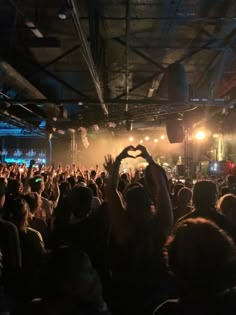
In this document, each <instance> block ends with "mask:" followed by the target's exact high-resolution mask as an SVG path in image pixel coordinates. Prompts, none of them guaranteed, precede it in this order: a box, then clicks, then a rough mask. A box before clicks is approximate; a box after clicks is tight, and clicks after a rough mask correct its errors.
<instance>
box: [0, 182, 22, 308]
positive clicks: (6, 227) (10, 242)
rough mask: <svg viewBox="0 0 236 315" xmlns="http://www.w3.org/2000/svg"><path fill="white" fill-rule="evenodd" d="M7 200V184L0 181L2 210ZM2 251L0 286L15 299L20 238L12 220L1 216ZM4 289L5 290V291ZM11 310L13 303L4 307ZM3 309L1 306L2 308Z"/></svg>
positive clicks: (19, 257) (0, 242)
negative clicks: (6, 219)
mask: <svg viewBox="0 0 236 315" xmlns="http://www.w3.org/2000/svg"><path fill="white" fill-rule="evenodd" d="M4 202H5V185H4V184H3V183H0V211H1V209H2V208H3V206H4ZM0 252H1V263H0V264H1V266H2V272H1V279H0V287H1V290H2V293H3V294H4V295H5V296H6V297H8V299H9V298H10V300H12V299H14V297H16V296H17V295H18V285H17V284H18V281H19V275H20V270H21V250H20V239H19V234H18V231H17V228H16V226H15V225H14V224H12V223H11V222H8V221H5V220H3V219H1V218H0ZM3 290H4V291H3ZM8 307H9V310H11V308H12V306H11V305H5V306H4V308H5V309H7V308H8ZM0 309H1V308H0Z"/></svg>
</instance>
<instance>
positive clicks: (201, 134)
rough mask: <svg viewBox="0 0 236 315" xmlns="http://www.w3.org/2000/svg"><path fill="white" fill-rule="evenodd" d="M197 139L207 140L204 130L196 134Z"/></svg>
mask: <svg viewBox="0 0 236 315" xmlns="http://www.w3.org/2000/svg"><path fill="white" fill-rule="evenodd" d="M195 137H196V139H198V140H204V139H205V138H206V134H205V132H204V131H202V130H199V131H197V132H196V135H195Z"/></svg>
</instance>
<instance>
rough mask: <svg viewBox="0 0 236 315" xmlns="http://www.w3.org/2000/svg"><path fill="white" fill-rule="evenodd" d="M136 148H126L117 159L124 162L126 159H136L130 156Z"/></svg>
mask: <svg viewBox="0 0 236 315" xmlns="http://www.w3.org/2000/svg"><path fill="white" fill-rule="evenodd" d="M135 150H136V149H135V147H134V146H132V145H129V146H128V147H126V148H124V150H123V151H121V153H120V154H119V155H118V156H117V157H116V159H117V160H120V161H121V160H123V159H125V158H132V159H134V158H135V157H134V156H132V155H130V154H129V151H135Z"/></svg>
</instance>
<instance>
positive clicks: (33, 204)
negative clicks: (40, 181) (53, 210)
mask: <svg viewBox="0 0 236 315" xmlns="http://www.w3.org/2000/svg"><path fill="white" fill-rule="evenodd" d="M23 199H24V200H25V201H26V202H27V204H28V205H29V208H30V211H31V212H34V211H36V210H37V208H38V206H39V196H38V194H37V193H34V192H32V193H29V194H26V195H24V196H23Z"/></svg>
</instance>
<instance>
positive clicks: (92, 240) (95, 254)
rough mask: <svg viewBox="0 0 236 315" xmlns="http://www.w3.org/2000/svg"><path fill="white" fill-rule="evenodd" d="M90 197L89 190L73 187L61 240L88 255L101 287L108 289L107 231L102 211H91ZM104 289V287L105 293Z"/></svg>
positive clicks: (91, 195) (90, 192)
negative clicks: (99, 278)
mask: <svg viewBox="0 0 236 315" xmlns="http://www.w3.org/2000/svg"><path fill="white" fill-rule="evenodd" d="M92 197H93V194H92V191H91V189H90V188H88V187H81V186H79V185H75V186H74V187H73V189H72V191H71V195H70V198H69V200H70V208H71V211H72V217H71V222H70V223H69V224H68V226H67V228H66V230H65V233H64V235H63V239H64V240H65V241H66V242H68V243H69V244H70V245H73V246H76V247H77V248H79V249H80V250H82V251H84V252H85V253H87V254H88V256H89V258H90V260H91V262H92V264H93V266H94V267H95V269H96V270H97V272H98V273H99V275H100V277H101V281H102V283H103V285H104V286H106V287H108V286H109V284H108V282H109V279H110V276H109V270H108V259H107V239H108V231H109V230H108V226H106V225H105V224H104V221H103V220H102V219H101V217H102V216H103V213H102V209H98V210H97V211H96V212H92V211H91V206H92ZM106 287H104V290H105V291H106ZM105 294H106V292H105Z"/></svg>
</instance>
